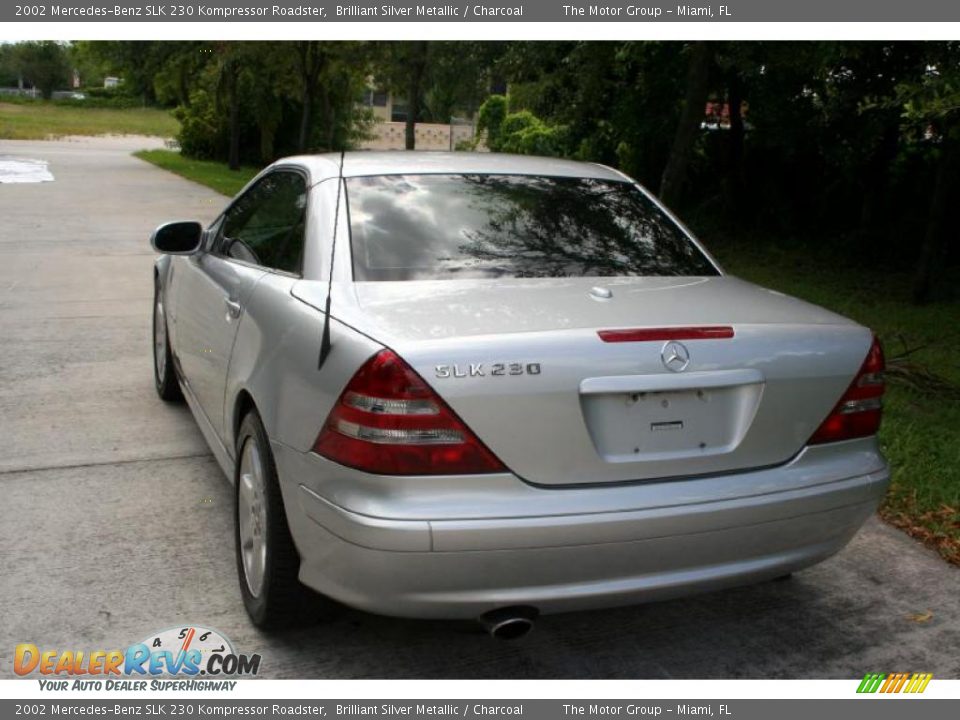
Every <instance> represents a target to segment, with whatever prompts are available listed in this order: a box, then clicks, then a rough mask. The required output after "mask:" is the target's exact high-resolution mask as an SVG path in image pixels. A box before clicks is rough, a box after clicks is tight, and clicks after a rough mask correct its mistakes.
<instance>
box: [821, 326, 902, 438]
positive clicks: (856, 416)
mask: <svg viewBox="0 0 960 720" xmlns="http://www.w3.org/2000/svg"><path fill="white" fill-rule="evenodd" d="M885 366H886V364H885V362H884V359H883V348H882V347H881V346H880V341H879V340H878V339H877V338H876V337H874V338H873V344H872V345H871V346H870V352H868V353H867V358H866V360H864V361H863V365H862V366H860V372H858V373H857V376H856V377H855V378H854V379H853V382H852V383H851V384H850V387H849V388H847V391H846V392H845V393H844V394H843V397H842V398H840V402H838V403H837V405H836V407H834V408H833V411H832V412H831V413H830V414H829V415H828V416H827V419H826V420H824V421H823V423H822V424H821V425H820V427H819V428H817V431H816V432H815V433H814V434H813V437H811V438H810V441H809V443H808V444H809V445H819V444H821V443H831V442H839V441H840V440H852V439H853V438H860V437H867V436H869V435H876V433H877V430H879V429H880V416H881V414H882V412H883V400H882V398H883V391H884V389H885V387H886V386H885V385H884V380H883V371H884V368H885Z"/></svg>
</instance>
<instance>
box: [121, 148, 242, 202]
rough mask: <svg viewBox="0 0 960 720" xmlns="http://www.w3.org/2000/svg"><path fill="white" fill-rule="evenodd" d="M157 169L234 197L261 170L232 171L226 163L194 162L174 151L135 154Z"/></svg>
mask: <svg viewBox="0 0 960 720" xmlns="http://www.w3.org/2000/svg"><path fill="white" fill-rule="evenodd" d="M134 155H135V156H136V157H138V158H140V159H141V160H146V161H147V162H148V163H152V164H153V165H156V166H157V167H160V168H163V169H164V170H168V171H170V172H172V173H175V174H176V175H179V176H180V177H183V178H186V179H187V180H192V181H193V182H195V183H200V184H201V185H206V186H207V187H208V188H212V189H213V190H216V191H217V192H218V193H221V194H222V195H227V196H229V197H233V196H234V195H236V194H237V193H238V192H240V189H241V188H242V187H243V186H244V185H246V184H247V182H249V181H250V179H251V178H252V177H253V176H254V175H256V174H257V173H258V172H259V171H260V170H259V168H254V167H242V168H240V169H239V170H231V169H230V168H228V167H227V166H226V165H225V164H224V163H221V162H214V161H212V160H193V159H191V158H188V157H184V156H183V155H181V154H180V153H179V152H175V151H173V150H141V151H140V152H136V153H134Z"/></svg>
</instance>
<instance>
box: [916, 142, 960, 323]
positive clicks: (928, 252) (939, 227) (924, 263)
mask: <svg viewBox="0 0 960 720" xmlns="http://www.w3.org/2000/svg"><path fill="white" fill-rule="evenodd" d="M957 132H958V130H956V129H954V128H952V127H946V128H944V130H943V146H942V148H941V152H940V162H939V163H938V164H937V178H936V181H935V185H934V188H933V197H931V198H930V211H929V214H928V216H927V227H926V230H925V232H924V235H923V244H922V245H921V246H920V258H919V260H918V261H917V267H916V272H915V274H914V279H913V301H914V302H915V303H917V304H922V303H925V302H926V301H927V300H929V299H930V292H931V290H932V289H933V285H934V281H935V279H936V271H937V268H938V267H939V266H940V264H941V261H942V260H943V256H944V253H945V250H946V244H947V233H948V232H949V233H950V235H951V236H953V235H955V234H956V233H957V229H956V223H953V224H952V227H950V228H949V229H948V228H947V225H948V223H947V213H948V210H949V209H950V205H951V199H952V198H951V191H952V189H953V186H954V184H955V183H956V178H957V177H960V138H958V137H957Z"/></svg>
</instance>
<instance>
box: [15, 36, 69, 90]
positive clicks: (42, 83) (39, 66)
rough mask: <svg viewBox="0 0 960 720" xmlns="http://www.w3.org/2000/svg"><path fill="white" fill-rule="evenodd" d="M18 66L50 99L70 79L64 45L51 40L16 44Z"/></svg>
mask: <svg viewBox="0 0 960 720" xmlns="http://www.w3.org/2000/svg"><path fill="white" fill-rule="evenodd" d="M14 53H15V55H14V57H15V63H16V67H17V69H18V71H19V73H20V75H21V76H22V77H23V79H24V80H26V81H27V82H28V83H30V84H31V85H33V86H34V87H35V88H37V89H38V90H39V91H40V94H41V95H42V96H43V97H44V99H46V100H49V99H50V97H51V95H53V91H54V90H56V89H57V88H60V87H63V86H66V85H67V84H68V83H69V80H70V64H69V63H68V61H67V51H66V49H65V48H64V46H63V45H61V44H60V43H57V42H53V41H51V40H44V41H42V42H24V43H20V44H18V45H16V48H15V51H14Z"/></svg>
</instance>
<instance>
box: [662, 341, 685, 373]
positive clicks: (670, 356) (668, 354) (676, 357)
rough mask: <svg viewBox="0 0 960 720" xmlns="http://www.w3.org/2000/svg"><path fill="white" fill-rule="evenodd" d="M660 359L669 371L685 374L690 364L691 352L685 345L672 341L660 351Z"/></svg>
mask: <svg viewBox="0 0 960 720" xmlns="http://www.w3.org/2000/svg"><path fill="white" fill-rule="evenodd" d="M660 359H661V360H662V361H663V366H664V367H665V368H666V369H667V370H672V371H673V372H683V371H684V370H686V369H687V365H689V364H690V351H689V350H687V348H686V346H685V345H683V343H678V342H673V341H672V340H671V341H670V342H668V343H667V344H666V345H664V346H663V349H662V350H661V351H660Z"/></svg>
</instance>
